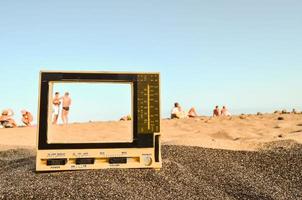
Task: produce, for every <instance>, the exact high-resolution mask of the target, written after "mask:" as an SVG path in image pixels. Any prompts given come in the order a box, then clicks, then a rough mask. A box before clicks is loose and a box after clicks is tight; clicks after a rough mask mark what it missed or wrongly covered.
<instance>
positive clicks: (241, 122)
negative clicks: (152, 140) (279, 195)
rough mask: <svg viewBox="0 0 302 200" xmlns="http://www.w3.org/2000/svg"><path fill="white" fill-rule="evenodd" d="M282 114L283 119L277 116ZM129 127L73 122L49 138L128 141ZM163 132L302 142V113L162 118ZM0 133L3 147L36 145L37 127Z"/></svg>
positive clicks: (179, 136)
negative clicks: (179, 118)
mask: <svg viewBox="0 0 302 200" xmlns="http://www.w3.org/2000/svg"><path fill="white" fill-rule="evenodd" d="M280 116H281V117H283V118H284V120H278V118H279V117H280ZM129 129H130V127H129V122H108V123H102V122H99V123H98V122H92V123H84V124H71V125H69V126H68V128H64V127H62V126H58V127H57V128H56V129H55V131H53V133H54V134H53V135H52V138H51V137H50V141H51V142H53V141H62V142H79V141H88V142H92V141H94V140H97V141H110V140H113V141H115V140H117V139H118V140H121V141H124V140H125V141H127V140H129ZM100 130H101V131H100ZM63 132H64V134H63ZM55 133H56V134H55ZM161 134H162V143H163V144H167V145H186V146H199V147H206V148H214V149H230V150H257V149H258V148H261V147H262V146H263V145H265V143H268V142H273V141H280V140H293V141H296V142H298V143H302V115H301V114H284V115H281V114H265V115H245V116H243V117H242V116H234V117H231V118H211V117H200V118H196V119H181V120H177V119H176V120H162V121H161ZM0 136H1V139H0V149H2V150H3V149H10V148H16V147H22V148H35V144H36V127H29V128H15V129H0Z"/></svg>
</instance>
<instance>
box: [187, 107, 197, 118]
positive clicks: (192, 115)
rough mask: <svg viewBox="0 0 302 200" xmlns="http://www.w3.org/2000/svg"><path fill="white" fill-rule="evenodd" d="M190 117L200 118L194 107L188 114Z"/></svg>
mask: <svg viewBox="0 0 302 200" xmlns="http://www.w3.org/2000/svg"><path fill="white" fill-rule="evenodd" d="M188 117H190V118H194V117H198V115H197V112H196V110H195V108H194V107H192V108H191V109H190V110H189V112H188Z"/></svg>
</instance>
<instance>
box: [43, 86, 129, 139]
mask: <svg viewBox="0 0 302 200" xmlns="http://www.w3.org/2000/svg"><path fill="white" fill-rule="evenodd" d="M49 88H50V93H49V103H48V105H49V108H48V110H49V111H48V113H49V115H48V130H47V142H48V143H112V142H118V143H126V142H132V141H133V131H132V130H133V127H132V126H133V122H132V118H133V116H132V84H131V83H119V82H117V83H106V82H101V83H83V82H76V83H74V82H72V83H71V82H50V83H49Z"/></svg>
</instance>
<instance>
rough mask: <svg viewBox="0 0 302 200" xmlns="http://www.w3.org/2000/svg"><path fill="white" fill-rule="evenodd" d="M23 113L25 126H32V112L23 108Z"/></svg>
mask: <svg viewBox="0 0 302 200" xmlns="http://www.w3.org/2000/svg"><path fill="white" fill-rule="evenodd" d="M21 114H22V122H23V123H24V124H25V126H31V122H32V121H33V116H32V114H31V113H30V112H28V111H27V110H21Z"/></svg>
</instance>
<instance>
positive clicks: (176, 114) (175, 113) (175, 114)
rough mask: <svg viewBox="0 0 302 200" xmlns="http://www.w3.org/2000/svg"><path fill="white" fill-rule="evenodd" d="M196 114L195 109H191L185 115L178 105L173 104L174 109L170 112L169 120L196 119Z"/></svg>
mask: <svg viewBox="0 0 302 200" xmlns="http://www.w3.org/2000/svg"><path fill="white" fill-rule="evenodd" d="M197 116H198V115H197V113H196V110H195V108H193V107H192V108H191V109H190V110H189V112H188V114H187V113H185V111H183V110H182V108H181V106H180V105H179V103H177V102H176V103H174V108H173V109H172V111H171V119H183V118H187V117H190V118H193V117H197Z"/></svg>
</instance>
